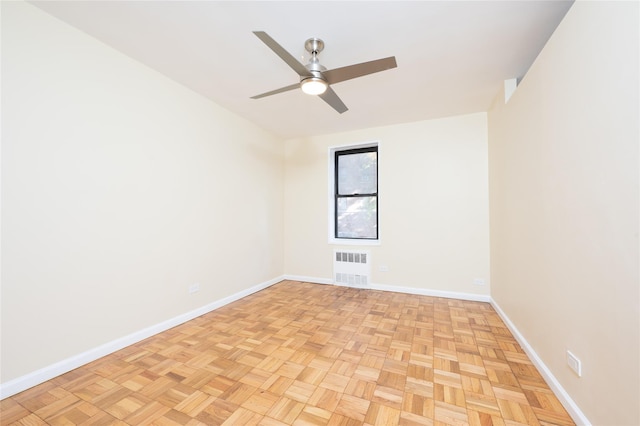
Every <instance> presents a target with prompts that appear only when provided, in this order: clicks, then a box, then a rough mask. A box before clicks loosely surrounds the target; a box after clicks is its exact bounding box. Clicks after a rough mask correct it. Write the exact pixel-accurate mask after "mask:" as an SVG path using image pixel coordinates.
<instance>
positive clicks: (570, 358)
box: [567, 351, 582, 377]
mask: <svg viewBox="0 0 640 426" xmlns="http://www.w3.org/2000/svg"><path fill="white" fill-rule="evenodd" d="M567 365H568V366H569V368H570V369H572V370H573V372H574V373H576V374H577V375H578V377H582V362H580V359H578V357H577V356H575V355H574V354H572V353H571V352H569V351H567Z"/></svg>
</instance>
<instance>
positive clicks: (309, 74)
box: [251, 31, 397, 114]
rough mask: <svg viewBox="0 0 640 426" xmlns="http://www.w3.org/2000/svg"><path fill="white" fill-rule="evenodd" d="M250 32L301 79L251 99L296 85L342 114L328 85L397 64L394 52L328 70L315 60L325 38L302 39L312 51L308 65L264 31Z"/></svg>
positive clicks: (337, 100)
mask: <svg viewBox="0 0 640 426" xmlns="http://www.w3.org/2000/svg"><path fill="white" fill-rule="evenodd" d="M253 33H254V34H255V35H256V36H257V37H258V38H259V39H260V40H262V41H263V42H264V44H266V45H267V47H269V48H270V49H271V50H273V51H274V52H275V54H276V55H278V56H279V57H280V59H282V60H283V61H285V62H286V63H287V65H289V66H290V67H291V68H292V69H293V70H294V71H295V72H296V73H298V75H299V76H300V82H299V83H296V84H291V85H289V86H285V87H281V88H279V89H276V90H272V91H270V92H266V93H262V94H260V95H256V96H252V97H251V99H260V98H264V97H266V96H271V95H275V94H277V93H282V92H287V91H289V90H293V89H297V88H298V87H299V88H301V89H302V91H303V92H304V93H307V94H309V95H317V96H319V97H320V98H321V99H322V100H323V101H325V102H326V103H328V104H329V105H330V106H331V107H332V108H333V109H335V110H336V111H338V112H339V113H340V114H342V113H343V112H345V111H347V110H348V108H347V106H346V105H345V104H344V102H342V100H341V99H340V98H339V97H338V95H337V94H336V92H334V91H333V89H332V88H331V87H330V85H332V84H335V83H340V82H341V81H345V80H351V79H352V78H356V77H362V76H365V75H368V74H373V73H376V72H379V71H384V70H388V69H391V68H395V67H397V64H396V58H395V56H390V57H388V58H383V59H377V60H375V61H369V62H362V63H360V64H355V65H349V66H346V67H341V68H334V69H332V70H327V69H326V68H325V67H323V66H322V65H320V61H319V60H318V54H319V53H320V52H322V50H323V49H324V42H323V41H322V40H320V39H319V38H310V39H308V40H307V41H306V42H305V43H304V48H305V49H306V50H307V52H309V53H310V54H311V59H310V60H309V63H308V64H307V65H302V64H301V63H300V62H298V60H297V59H296V58H294V57H293V55H291V54H290V53H289V52H287V51H286V50H285V49H284V48H283V47H282V46H280V45H279V44H278V42H276V41H275V40H274V39H272V38H271V37H270V36H269V35H268V34H267V33H265V32H264V31H254V32H253Z"/></svg>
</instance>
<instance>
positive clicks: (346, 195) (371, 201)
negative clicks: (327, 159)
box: [333, 144, 378, 240]
mask: <svg viewBox="0 0 640 426" xmlns="http://www.w3.org/2000/svg"><path fill="white" fill-rule="evenodd" d="M333 155H334V158H333V161H334V164H333V172H334V177H333V184H334V192H333V196H334V199H333V225H334V229H333V238H335V239H337V240H345V239H352V240H378V146H377V144H375V145H373V146H366V147H359V148H351V149H342V150H340V149H336V150H334V151H333Z"/></svg>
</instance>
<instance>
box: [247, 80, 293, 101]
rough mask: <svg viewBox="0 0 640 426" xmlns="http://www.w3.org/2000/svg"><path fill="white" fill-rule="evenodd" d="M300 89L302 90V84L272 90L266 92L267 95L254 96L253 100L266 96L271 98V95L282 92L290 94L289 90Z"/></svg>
mask: <svg viewBox="0 0 640 426" xmlns="http://www.w3.org/2000/svg"><path fill="white" fill-rule="evenodd" d="M298 88H300V83H296V84H292V85H290V86H285V87H281V88H279V89H276V90H272V91H270V92H266V93H262V94H260V95H255V96H252V97H251V99H260V98H264V97H266V96H271V95H275V94H277V93H282V92H288V91H289V90H293V89H298Z"/></svg>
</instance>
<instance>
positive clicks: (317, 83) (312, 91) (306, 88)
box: [300, 77, 329, 95]
mask: <svg viewBox="0 0 640 426" xmlns="http://www.w3.org/2000/svg"><path fill="white" fill-rule="evenodd" d="M327 87H329V85H328V84H327V82H326V81H324V80H323V79H321V78H319V77H309V78H306V79H304V80H303V81H302V83H301V84H300V88H301V89H302V91H303V92H304V93H306V94H307V95H322V94H323V93H324V92H325V91H326V90H327Z"/></svg>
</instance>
